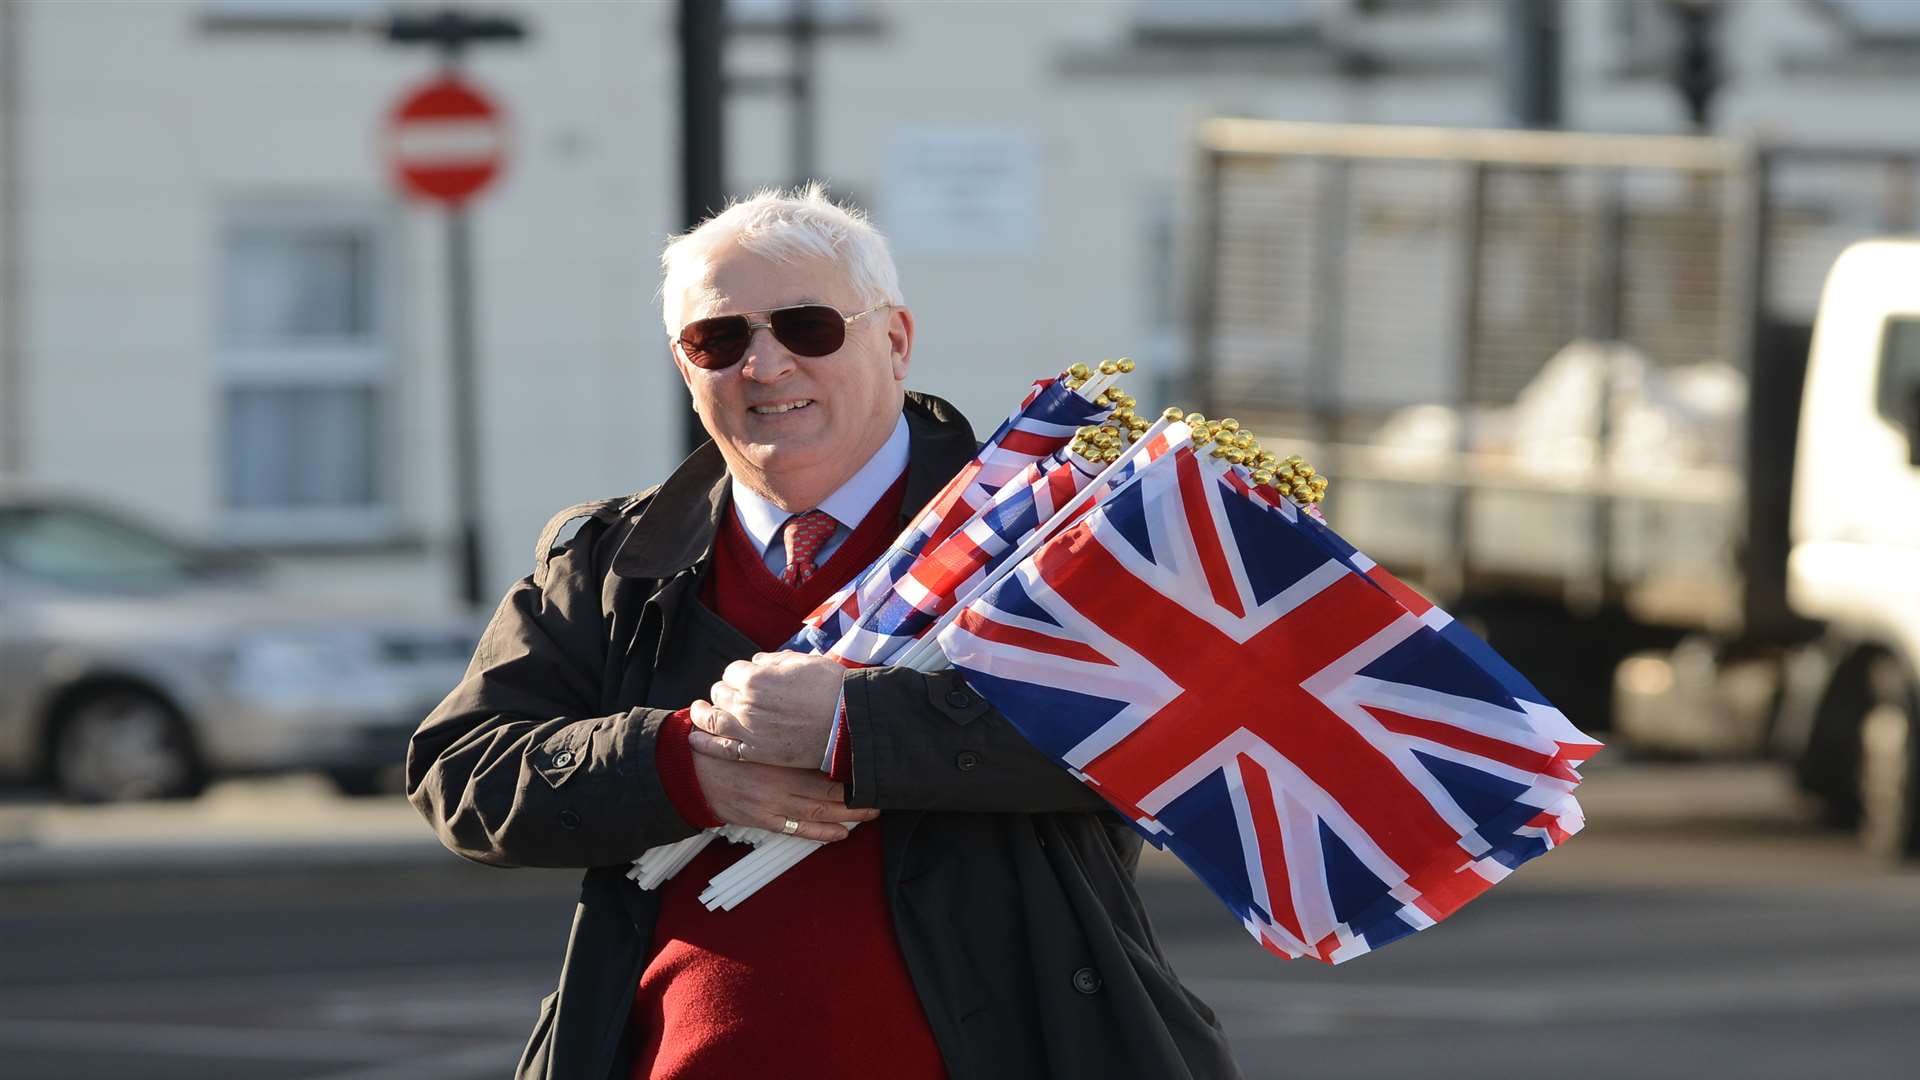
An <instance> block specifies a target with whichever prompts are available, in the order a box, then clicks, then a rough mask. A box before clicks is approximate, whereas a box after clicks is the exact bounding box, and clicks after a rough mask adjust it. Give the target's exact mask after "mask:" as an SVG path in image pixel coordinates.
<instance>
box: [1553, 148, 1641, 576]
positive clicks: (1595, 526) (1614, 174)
mask: <svg viewBox="0 0 1920 1080" xmlns="http://www.w3.org/2000/svg"><path fill="white" fill-rule="evenodd" d="M1626 182H1627V179H1626V176H1625V174H1624V173H1623V172H1622V171H1621V170H1619V169H1613V170H1609V171H1608V172H1607V173H1606V179H1605V187H1604V188H1603V189H1602V194H1601V202H1600V217H1599V222H1598V226H1599V228H1598V232H1599V236H1598V240H1599V249H1598V250H1599V256H1600V265H1599V267H1598V269H1597V272H1596V275H1595V277H1596V280H1595V283H1594V288H1595V293H1594V296H1593V303H1594V311H1593V314H1592V316H1591V317H1592V319H1593V327H1594V337H1595V338H1596V339H1598V340H1599V341H1600V342H1601V343H1602V347H1603V348H1605V349H1606V350H1607V361H1606V363H1605V364H1604V365H1602V367H1601V368H1600V385H1599V386H1598V387H1597V388H1596V393H1597V395H1598V397H1599V401H1598V402H1597V403H1596V406H1595V409H1594V414H1595V423H1594V432H1593V445H1594V454H1595V456H1596V459H1597V460H1596V461H1595V462H1594V478H1595V481H1596V483H1595V491H1594V494H1593V498H1592V501H1591V503H1590V505H1589V507H1588V513H1589V515H1590V516H1589V518H1588V521H1589V523H1590V527H1591V529H1592V530H1593V567H1592V572H1591V574H1590V575H1589V576H1588V577H1587V578H1586V580H1585V581H1584V582H1581V583H1580V585H1579V586H1578V587H1577V588H1575V589H1573V590H1572V591H1571V593H1570V595H1569V596H1568V597H1567V601H1568V605H1569V606H1570V607H1572V608H1575V609H1576V610H1580V611H1582V612H1584V613H1586V614H1593V613H1597V612H1599V611H1601V610H1604V609H1606V608H1610V607H1612V606H1614V605H1615V604H1616V603H1618V602H1619V599H1620V582H1619V579H1618V578H1617V577H1616V576H1615V575H1614V567H1613V561H1614V548H1615V544H1614V520H1613V516H1614V499H1613V495H1612V484H1613V480H1614V475H1613V439H1614V434H1615V433H1614V430H1613V391H1614V384H1615V379H1614V370H1613V361H1612V356H1613V350H1615V349H1617V348H1621V347H1623V346H1624V344H1625V336H1626V322H1627V311H1626V284H1627V273H1626V255H1627V193H1626ZM1570 580H1577V579H1570Z"/></svg>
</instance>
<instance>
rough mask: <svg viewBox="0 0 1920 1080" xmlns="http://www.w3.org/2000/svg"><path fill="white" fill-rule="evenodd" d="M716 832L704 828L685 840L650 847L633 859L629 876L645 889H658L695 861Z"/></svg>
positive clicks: (628, 872)
mask: <svg viewBox="0 0 1920 1080" xmlns="http://www.w3.org/2000/svg"><path fill="white" fill-rule="evenodd" d="M713 837H714V833H713V832H712V831H711V830H703V831H701V832H697V833H694V834H693V835H692V836H689V837H687V838H686V839H685V840H680V841H677V842H675V843H672V844H663V845H661V846H659V847H654V848H648V849H647V850H646V852H645V853H644V854H642V855H641V856H640V857H639V858H638V859H635V860H634V861H633V869H631V870H629V871H627V876H628V877H630V878H632V879H633V880H634V881H636V882H638V883H639V885H640V887H641V888H643V889H657V888H659V887H660V883H661V882H663V881H665V880H667V879H668V878H670V877H672V876H673V875H675V874H677V873H679V872H680V871H681V870H683V869H685V868H686V865H687V864H688V863H690V862H692V861H693V858H694V856H696V855H698V854H700V852H701V851H703V850H705V849H706V846H707V845H708V844H710V843H712V842H713Z"/></svg>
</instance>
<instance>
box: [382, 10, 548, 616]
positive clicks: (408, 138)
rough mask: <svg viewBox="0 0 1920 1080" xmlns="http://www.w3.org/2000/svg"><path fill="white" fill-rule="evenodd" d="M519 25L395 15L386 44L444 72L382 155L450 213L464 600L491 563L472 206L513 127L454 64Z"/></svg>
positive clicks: (399, 180) (411, 104) (400, 114)
mask: <svg viewBox="0 0 1920 1080" xmlns="http://www.w3.org/2000/svg"><path fill="white" fill-rule="evenodd" d="M522 34H523V31H522V29H521V27H520V26H519V24H518V23H515V22H513V21H511V20H509V19H502V18H480V17H473V16H467V15H464V14H462V13H460V12H457V11H443V12H439V13H437V14H434V15H429V16H396V17H395V18H394V20H393V22H392V23H391V24H390V25H389V26H388V29H387V40H389V41H391V42H394V43H396V44H431V45H434V46H436V47H437V48H438V49H439V52H440V59H441V70H440V74H439V75H438V76H436V77H435V78H433V79H432V80H430V81H428V82H427V83H425V84H423V85H421V86H419V87H416V88H415V89H413V90H412V91H410V92H408V93H407V94H406V95H405V96H404V97H402V98H401V100H400V102H399V103H398V104H397V105H395V106H394V108H393V110H392V111H391V112H390V113H389V114H388V116H387V123H386V128H385V131H384V133H383V136H384V137H383V143H384V152H385V155H386V159H387V165H388V168H389V171H390V172H391V174H392V177H393V181H394V183H395V185H396V186H398V187H399V189H400V190H401V191H402V192H404V193H405V194H407V195H408V196H410V197H412V198H415V199H418V200H422V201H426V202H431V203H436V204H438V205H440V206H442V207H444V208H445V210H446V241H447V346H448V353H449V355H448V365H447V371H448V377H449V387H448V390H449V394H448V404H449V411H450V414H451V415H450V417H449V419H450V421H451V425H452V429H453V463H452V464H453V475H454V492H455V501H456V503H457V506H456V513H457V515H458V520H459V538H458V548H459V571H458V574H459V578H458V582H459V588H460V597H461V599H462V600H464V601H465V602H466V603H467V605H468V606H470V607H478V606H480V605H481V604H482V603H483V602H484V601H485V593H484V582H483V581H482V576H483V570H484V567H485V565H486V562H485V559H484V555H483V552H484V549H483V547H482V544H481V538H480V521H481V506H482V501H481V491H480V436H479V425H480V388H479V379H478V378H477V375H476V371H475V368H476V363H475V359H474V329H473V319H474V304H473V238H472V233H471V229H470V226H469V224H468V219H467V204H468V203H469V202H470V201H471V200H472V199H473V198H474V196H476V195H478V194H479V193H480V192H481V191H482V190H484V189H485V188H486V187H487V185H489V184H490V183H492V182H493V180H494V179H495V178H496V177H497V176H498V175H499V173H500V171H501V168H502V167H503V166H504V164H505V161H506V149H507V146H506V144H507V131H506V121H505V118H504V117H503V116H502V114H501V111H500V109H499V107H498V106H496V105H495V104H494V103H493V102H492V101H491V100H489V99H488V98H487V96H486V95H485V94H483V93H481V91H480V90H479V89H478V88H476V87H474V86H473V85H471V84H469V83H468V82H467V81H466V80H464V79H463V78H461V76H460V74H459V72H458V70H457V68H456V63H457V60H458V57H459V54H460V52H461V50H462V48H463V47H464V46H465V45H466V44H467V43H469V42H472V41H490V40H491V41H505V40H518V39H519V38H520V37H521V36H522Z"/></svg>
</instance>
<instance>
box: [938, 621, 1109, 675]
mask: <svg viewBox="0 0 1920 1080" xmlns="http://www.w3.org/2000/svg"><path fill="white" fill-rule="evenodd" d="M954 622H956V623H957V624H958V625H959V627H960V629H962V630H965V631H966V632H967V633H969V634H972V635H973V636H974V637H977V638H980V639H982V640H984V641H992V642H995V643H997V644H1001V645H1011V646H1013V647H1015V648H1019V649H1028V650H1031V651H1033V652H1040V653H1046V654H1048V655H1050V656H1058V657H1061V658H1063V659H1067V660H1084V661H1086V662H1087V663H1089V664H1104V665H1106V666H1107V667H1113V666H1114V663H1113V661H1111V660H1109V659H1107V658H1106V657H1104V656H1102V655H1100V654H1099V653H1098V652H1095V651H1094V649H1093V647H1092V646H1090V645H1087V644H1085V643H1084V642H1079V641H1073V640H1070V639H1067V638H1057V637H1054V636H1053V635H1052V634H1042V633H1040V632H1038V631H1035V630H1029V629H1027V628H1026V627H1024V626H1008V625H1007V624H1006V623H999V622H994V621H993V620H991V619H988V618H987V617H985V616H983V615H981V614H979V613H978V612H976V611H974V609H972V608H965V609H963V610H962V611H961V612H960V614H959V616H958V617H956V618H955V619H954Z"/></svg>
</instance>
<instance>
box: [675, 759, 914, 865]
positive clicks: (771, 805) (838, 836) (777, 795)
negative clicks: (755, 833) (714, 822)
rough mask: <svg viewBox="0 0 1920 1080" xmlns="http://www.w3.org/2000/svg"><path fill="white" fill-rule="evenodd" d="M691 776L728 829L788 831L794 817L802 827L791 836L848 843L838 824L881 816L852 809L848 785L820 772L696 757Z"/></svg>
mask: <svg viewBox="0 0 1920 1080" xmlns="http://www.w3.org/2000/svg"><path fill="white" fill-rule="evenodd" d="M694 734H695V735H696V736H698V735H699V734H700V733H699V732H697V731H696V732H694ZM693 774H694V776H695V777H696V778H697V779H698V780H699V781H700V793H701V794H702V795H705V796H706V799H707V805H708V806H710V807H712V808H713V812H714V815H715V816H717V817H718V818H719V819H720V820H721V821H724V822H727V823H728V824H730V825H752V826H754V827H756V828H761V829H767V830H770V831H772V832H785V831H786V830H785V828H784V826H785V825H786V823H787V820H788V819H789V818H791V819H792V820H794V821H797V822H799V823H800V827H799V829H797V830H795V831H794V832H793V834H792V835H794V836H800V837H804V838H806V839H808V840H818V841H820V842H821V843H823V844H826V843H832V842H833V841H835V840H845V839H846V838H847V830H846V829H845V828H844V827H843V826H842V825H840V824H839V823H840V822H843V821H872V820H873V819H874V818H877V817H879V816H880V811H878V810H854V809H852V808H850V807H848V806H847V789H846V785H844V784H836V783H834V782H833V781H831V780H829V779H827V778H826V777H824V776H821V775H820V773H819V770H817V769H783V768H779V767H777V766H774V765H760V764H756V763H754V762H751V761H731V760H727V759H723V758H718V757H710V756H707V755H704V754H695V755H694V757H693Z"/></svg>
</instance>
